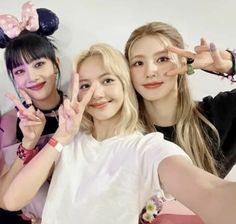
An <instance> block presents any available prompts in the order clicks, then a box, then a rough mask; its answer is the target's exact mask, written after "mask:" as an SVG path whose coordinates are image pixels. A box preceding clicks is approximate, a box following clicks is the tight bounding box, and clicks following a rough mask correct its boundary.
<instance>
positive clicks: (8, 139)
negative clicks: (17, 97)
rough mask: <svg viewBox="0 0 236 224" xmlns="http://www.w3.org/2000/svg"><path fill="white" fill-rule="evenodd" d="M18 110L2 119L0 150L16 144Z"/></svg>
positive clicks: (0, 123) (10, 112) (0, 121)
mask: <svg viewBox="0 0 236 224" xmlns="http://www.w3.org/2000/svg"><path fill="white" fill-rule="evenodd" d="M16 118H17V117H16V110H11V111H9V112H7V113H5V114H3V115H2V117H1V118H0V128H1V130H0V149H1V148H4V147H6V146H9V145H13V144H16V143H17V141H16Z"/></svg>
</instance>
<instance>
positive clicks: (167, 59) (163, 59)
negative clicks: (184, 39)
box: [157, 57, 170, 63]
mask: <svg viewBox="0 0 236 224" xmlns="http://www.w3.org/2000/svg"><path fill="white" fill-rule="evenodd" d="M168 61H170V58H168V57H160V58H158V59H157V62H158V63H160V62H168Z"/></svg>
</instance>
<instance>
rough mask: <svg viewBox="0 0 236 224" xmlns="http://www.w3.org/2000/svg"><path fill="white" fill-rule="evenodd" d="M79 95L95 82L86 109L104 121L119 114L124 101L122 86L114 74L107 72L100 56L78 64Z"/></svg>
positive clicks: (81, 95) (95, 118) (94, 117)
mask: <svg viewBox="0 0 236 224" xmlns="http://www.w3.org/2000/svg"><path fill="white" fill-rule="evenodd" d="M78 72H79V76H80V84H79V85H80V92H79V96H80V97H83V95H84V94H85V93H86V91H88V89H89V87H90V86H91V85H92V84H93V83H96V88H95V91H94V94H93V96H92V99H91V101H90V102H89V104H88V106H87V108H86V111H87V112H88V113H89V114H90V115H91V116H92V117H93V119H94V120H99V121H104V120H109V119H113V118H115V117H117V116H119V114H120V113H119V112H120V110H121V107H122V105H123V101H124V92H123V87H122V84H121V82H120V80H119V79H118V77H117V76H116V75H115V74H110V73H108V72H107V71H106V70H105V68H104V65H103V61H102V58H101V57H100V56H91V57H89V58H87V59H86V60H85V61H84V62H83V63H82V64H81V66H80V69H79V71H78Z"/></svg>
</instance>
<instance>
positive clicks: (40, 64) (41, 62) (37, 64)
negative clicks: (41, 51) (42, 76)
mask: <svg viewBox="0 0 236 224" xmlns="http://www.w3.org/2000/svg"><path fill="white" fill-rule="evenodd" d="M44 64H45V62H44V61H39V62H37V63H36V64H35V65H34V67H35V68H39V67H41V66H43V65H44Z"/></svg>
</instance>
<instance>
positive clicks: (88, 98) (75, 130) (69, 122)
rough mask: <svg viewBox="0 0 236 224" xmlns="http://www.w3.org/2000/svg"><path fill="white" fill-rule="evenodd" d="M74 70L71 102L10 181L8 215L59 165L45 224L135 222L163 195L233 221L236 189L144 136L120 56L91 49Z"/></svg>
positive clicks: (206, 216)
mask: <svg viewBox="0 0 236 224" xmlns="http://www.w3.org/2000/svg"><path fill="white" fill-rule="evenodd" d="M76 68H77V72H78V73H79V75H78V74H76V75H75V77H74V87H73V91H72V98H71V100H69V99H66V100H64V103H63V105H62V106H61V107H60V109H59V127H58V129H57V130H56V132H55V134H54V135H53V136H52V138H51V139H50V140H49V141H48V143H47V144H46V145H45V147H44V148H43V149H42V150H41V151H40V152H39V153H38V154H37V155H36V156H35V157H34V158H33V159H32V160H31V161H30V162H29V163H27V165H26V166H25V167H24V168H23V169H22V170H21V172H20V173H19V174H18V175H17V177H16V178H15V179H14V180H13V182H12V184H11V185H10V187H9V189H8V191H7V193H6V195H5V198H4V200H5V205H6V207H7V208H8V209H17V208H19V207H22V206H23V205H24V204H25V203H27V202H28V201H30V200H31V199H32V197H33V196H34V195H35V194H36V192H37V191H38V189H39V188H40V186H41V185H42V184H43V183H44V181H45V180H46V179H47V178H48V176H49V175H50V172H51V169H52V167H53V164H54V163H55V162H56V165H55V168H54V173H53V176H52V181H51V184H50V189H49V192H48V198H47V201H46V204H45V207H44V212H43V219H42V222H43V223H68V222H74V220H80V221H81V222H82V223H111V222H112V221H113V222H114V217H115V221H116V223H124V222H129V223H137V222H138V219H139V214H140V212H141V210H142V208H143V207H144V205H145V203H146V201H147V200H148V199H149V197H150V196H151V195H153V194H154V193H156V192H159V193H160V194H161V195H162V196H164V195H163V194H162V193H161V192H163V191H167V192H168V193H170V194H172V195H173V196H174V197H176V198H177V199H178V200H179V201H181V202H182V203H184V204H185V205H186V206H188V207H189V208H190V209H192V210H193V211H194V212H196V213H197V214H199V215H200V216H201V218H202V219H203V220H204V221H205V222H206V223H210V224H211V223H222V222H223V221H226V222H227V223H233V222H234V220H235V213H234V211H235V208H236V207H235V206H236V201H235V200H236V199H235V198H234V197H232V195H233V194H235V192H236V183H232V182H227V181H224V180H222V179H220V178H218V177H216V176H214V175H211V174H209V173H207V172H205V171H203V170H202V169H199V168H197V167H195V166H193V165H192V164H191V160H190V159H189V158H188V156H187V155H186V154H185V153H184V152H183V150H182V149H181V148H179V147H178V146H177V145H175V144H173V143H171V142H169V141H166V140H164V138H163V136H162V134H160V133H151V134H147V135H143V134H142V132H143V130H144V129H143V128H142V125H141V124H140V121H139V119H138V112H137V111H138V105H137V100H136V98H135V92H134V90H133V88H132V84H131V81H130V77H129V68H128V65H127V63H126V61H125V59H124V57H123V56H122V54H121V53H120V52H119V51H117V50H115V49H114V48H112V47H110V46H108V45H105V44H97V45H93V46H92V47H91V48H90V49H89V50H88V51H85V52H84V53H82V54H81V56H80V57H79V58H78V60H77V61H76ZM78 79H79V80H78ZM79 91H80V94H79V101H78V92H79ZM16 106H17V107H21V103H20V102H18V101H17V102H16ZM26 117H27V121H33V119H32V118H31V115H30V114H28V115H27V116H26ZM80 126H81V127H80ZM75 172H76V173H75ZM22 179H24V181H22ZM26 186H31V188H30V190H29V191H27V192H26V191H25V190H24V189H25V187H26ZM206 197H208V200H206V201H205V198H206ZM226 200H227V204H225V206H226V207H225V214H224V215H223V216H222V213H221V205H222V203H223V202H224V201H226ZM160 201H161V199H160ZM202 201H204V203H202ZM62 202H63V203H62ZM91 208H93V209H91ZM124 208H128V209H124ZM62 211H63V212H62Z"/></svg>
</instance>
